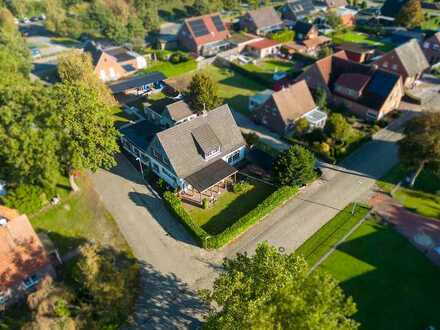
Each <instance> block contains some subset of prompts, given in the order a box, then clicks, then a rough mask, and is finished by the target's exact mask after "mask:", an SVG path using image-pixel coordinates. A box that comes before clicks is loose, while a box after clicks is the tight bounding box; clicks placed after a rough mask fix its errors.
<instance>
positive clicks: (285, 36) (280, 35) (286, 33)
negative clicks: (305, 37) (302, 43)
mask: <svg viewBox="0 0 440 330" xmlns="http://www.w3.org/2000/svg"><path fill="white" fill-rule="evenodd" d="M269 38H270V39H272V40H275V41H278V42H289V41H292V40H293V39H294V38H295V31H292V30H289V29H285V30H282V31H278V32H274V33H270V34H269Z"/></svg>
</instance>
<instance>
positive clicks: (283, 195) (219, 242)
mask: <svg viewBox="0 0 440 330" xmlns="http://www.w3.org/2000/svg"><path fill="white" fill-rule="evenodd" d="M297 191H298V188H296V187H287V186H286V187H281V188H279V189H278V190H276V191H274V192H273V193H272V194H270V195H269V196H268V197H267V198H266V199H265V200H264V201H263V202H262V203H261V204H259V205H258V206H257V207H256V208H255V209H253V210H252V211H250V212H249V213H248V214H246V215H245V216H243V217H241V218H240V219H239V220H238V221H236V222H235V223H234V224H233V225H232V226H230V227H228V228H227V229H226V230H224V231H223V232H221V233H220V234H217V235H214V236H209V235H208V233H207V232H206V231H205V230H203V229H202V228H201V227H199V226H198V225H197V224H195V223H194V221H193V219H192V218H191V215H190V214H189V213H188V212H186V210H185V209H184V208H183V206H182V202H181V200H180V199H179V198H178V197H177V196H176V195H175V194H174V193H172V192H166V193H164V195H163V198H164V200H165V203H166V205H167V207H168V208H169V209H170V211H171V213H172V214H173V215H174V216H176V217H177V218H178V219H179V221H180V222H181V223H182V224H183V225H184V226H185V227H186V228H187V229H188V230H189V231H190V233H191V234H192V235H193V236H194V238H195V239H196V240H197V242H198V243H199V244H200V246H202V247H203V248H206V249H218V248H221V247H222V246H224V245H226V244H227V243H229V242H230V241H232V240H233V239H234V238H236V237H237V236H239V235H240V234H242V233H244V232H245V231H246V230H247V229H249V228H250V227H251V226H253V225H254V224H256V223H257V222H259V221H260V220H262V219H263V218H264V217H265V216H266V215H268V214H269V213H270V212H272V211H273V210H274V209H275V208H277V207H279V206H280V205H281V204H283V203H284V202H285V201H287V200H288V199H290V198H291V197H292V196H294V195H295V194H296V193H297Z"/></svg>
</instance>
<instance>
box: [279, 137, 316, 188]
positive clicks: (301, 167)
mask: <svg viewBox="0 0 440 330" xmlns="http://www.w3.org/2000/svg"><path fill="white" fill-rule="evenodd" d="M314 168H315V157H314V156H313V154H312V153H311V152H310V151H309V150H307V149H306V148H304V147H302V146H299V145H293V146H291V147H290V148H289V149H287V150H286V151H284V152H282V153H281V154H280V155H279V156H278V157H277V159H276V160H275V163H274V165H273V170H272V172H273V179H274V180H275V182H276V183H277V184H279V185H283V186H298V187H301V186H303V185H305V184H306V183H308V182H310V181H311V180H313V178H314V177H315V170H314Z"/></svg>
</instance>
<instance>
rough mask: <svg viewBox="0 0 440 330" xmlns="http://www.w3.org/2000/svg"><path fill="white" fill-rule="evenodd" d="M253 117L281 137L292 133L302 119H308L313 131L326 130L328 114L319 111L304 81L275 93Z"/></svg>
mask: <svg viewBox="0 0 440 330" xmlns="http://www.w3.org/2000/svg"><path fill="white" fill-rule="evenodd" d="M253 117H254V119H255V120H256V121H257V122H258V123H261V124H263V125H264V126H266V127H268V128H269V129H270V130H272V131H274V132H277V133H278V134H281V135H284V134H287V133H289V132H290V131H292V130H293V129H294V127H295V122H296V121H297V120H298V119H300V118H306V119H307V121H308V123H309V126H310V129H311V130H313V129H317V128H320V129H322V128H324V126H325V123H326V120H327V114H326V113H325V112H322V111H320V110H319V109H318V107H317V106H316V104H315V101H314V100H313V97H312V94H311V93H310V90H309V88H308V87H307V84H306V82H305V81H304V80H301V81H299V82H297V83H295V84H293V85H291V86H289V87H288V88H283V89H282V90H280V91H278V92H274V93H273V94H272V95H270V97H269V98H268V99H267V100H266V102H264V103H263V105H262V106H261V107H259V108H258V109H256V110H255V111H254V113H253Z"/></svg>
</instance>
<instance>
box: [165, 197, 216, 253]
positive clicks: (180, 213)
mask: <svg viewBox="0 0 440 330" xmlns="http://www.w3.org/2000/svg"><path fill="white" fill-rule="evenodd" d="M163 199H164V201H165V205H166V206H167V207H168V209H169V210H170V211H171V213H172V214H173V215H174V216H175V217H176V218H177V219H179V220H180V222H181V223H182V224H183V225H184V226H185V227H186V229H188V230H189V232H190V233H191V235H193V236H194V238H195V239H196V240H197V242H198V243H199V245H200V246H204V245H205V242H206V239H207V238H208V233H207V232H206V231H204V230H203V229H202V228H201V227H199V226H198V225H197V224H195V223H194V221H193V219H192V218H191V215H189V213H188V212H186V210H185V209H184V208H183V206H182V201H181V200H180V199H179V197H177V196H176V194H175V193H173V192H171V191H167V192H165V193H164V194H163Z"/></svg>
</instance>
